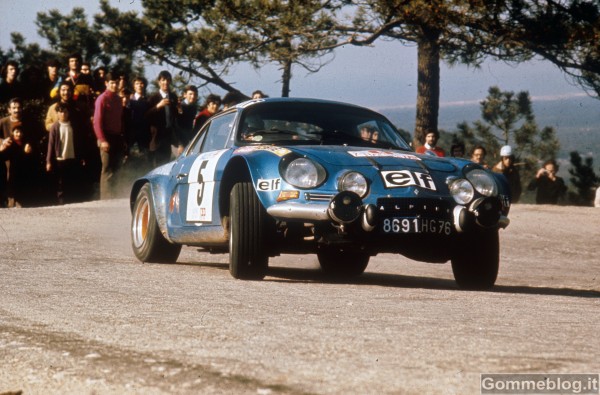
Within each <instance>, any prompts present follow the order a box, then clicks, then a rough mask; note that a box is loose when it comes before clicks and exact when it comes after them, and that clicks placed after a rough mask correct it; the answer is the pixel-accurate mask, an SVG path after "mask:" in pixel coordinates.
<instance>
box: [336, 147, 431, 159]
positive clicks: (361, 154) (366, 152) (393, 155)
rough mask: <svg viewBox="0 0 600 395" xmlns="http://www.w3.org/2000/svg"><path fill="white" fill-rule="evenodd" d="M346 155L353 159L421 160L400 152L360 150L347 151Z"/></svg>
mask: <svg viewBox="0 0 600 395" xmlns="http://www.w3.org/2000/svg"><path fill="white" fill-rule="evenodd" d="M348 154H350V155H352V156H353V157H355V158H367V157H368V158H375V157H389V158H401V159H411V160H421V158H419V157H418V156H416V155H413V154H404V153H401V152H394V151H386V150H377V149H372V150H362V151H348Z"/></svg>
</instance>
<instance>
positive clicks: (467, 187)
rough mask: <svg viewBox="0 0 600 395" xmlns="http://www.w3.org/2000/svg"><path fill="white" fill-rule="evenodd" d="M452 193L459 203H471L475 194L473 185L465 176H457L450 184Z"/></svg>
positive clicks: (449, 187)
mask: <svg viewBox="0 0 600 395" xmlns="http://www.w3.org/2000/svg"><path fill="white" fill-rule="evenodd" d="M448 189H449V190H450V194H451V195H452V197H453V198H454V201H455V202H456V203H458V204H463V205H464V204H469V203H470V202H471V200H473V197H474V196H475V189H474V188H473V185H472V184H471V183H470V182H469V181H467V180H465V179H464V178H456V179H454V180H451V181H450V182H449V184H448Z"/></svg>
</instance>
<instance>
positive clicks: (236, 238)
mask: <svg viewBox="0 0 600 395" xmlns="http://www.w3.org/2000/svg"><path fill="white" fill-rule="evenodd" d="M229 202H230V206H229V215H230V217H231V223H230V226H229V272H230V273H231V275H232V276H233V277H234V278H238V279H245V280H261V279H263V278H264V277H265V275H266V273H267V268H268V264H269V255H268V253H267V249H266V233H267V223H268V222H267V215H268V214H267V212H266V211H265V209H264V208H263V206H262V205H261V204H260V201H259V200H258V196H256V192H255V191H254V187H253V186H252V183H250V182H239V183H237V184H235V185H234V186H233V189H232V190H231V195H230V200H229Z"/></svg>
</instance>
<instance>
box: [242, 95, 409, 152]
mask: <svg viewBox="0 0 600 395" xmlns="http://www.w3.org/2000/svg"><path fill="white" fill-rule="evenodd" d="M236 140H237V142H238V144H240V145H253V144H274V145H290V144H294V145H298V144H302V145H348V146H358V147H379V148H393V149H402V150H410V146H409V145H408V144H407V143H406V142H405V141H404V140H403V139H402V137H400V135H399V133H398V131H397V130H396V128H395V127H394V126H393V125H391V124H390V122H389V121H388V120H387V119H386V118H385V117H384V116H382V115H380V114H378V113H376V112H373V111H370V110H367V109H363V108H360V107H354V106H349V105H342V104H332V103H306V102H285V103H281V102H279V103H267V102H265V103H258V104H256V105H254V106H252V107H250V108H247V109H246V111H245V114H244V116H243V118H242V120H241V122H240V128H239V130H238V133H237V136H236Z"/></svg>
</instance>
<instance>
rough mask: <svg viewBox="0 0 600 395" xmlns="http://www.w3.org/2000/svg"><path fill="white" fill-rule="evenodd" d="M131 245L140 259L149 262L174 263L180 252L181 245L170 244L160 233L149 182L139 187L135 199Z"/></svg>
mask: <svg viewBox="0 0 600 395" xmlns="http://www.w3.org/2000/svg"><path fill="white" fill-rule="evenodd" d="M131 246H132V248H133V253H134V254H135V256H136V257H137V258H138V259H139V260H140V261H142V262H150V263H174V262H176V261H177V258H178V257H179V253H180V252H181V245H178V244H171V243H170V242H169V241H167V239H165V238H164V236H163V235H162V233H160V228H159V227H158V223H157V222H156V214H155V213H154V200H153V198H152V192H151V191H150V185H149V184H146V185H144V186H143V187H142V189H140V192H139V193H138V195H137V198H136V200H135V206H134V207H133V215H132V218H131Z"/></svg>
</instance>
